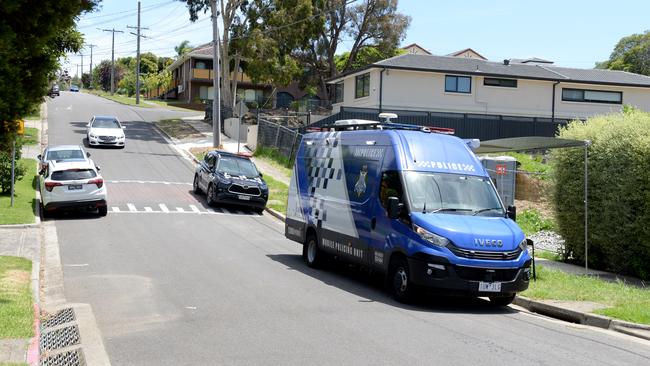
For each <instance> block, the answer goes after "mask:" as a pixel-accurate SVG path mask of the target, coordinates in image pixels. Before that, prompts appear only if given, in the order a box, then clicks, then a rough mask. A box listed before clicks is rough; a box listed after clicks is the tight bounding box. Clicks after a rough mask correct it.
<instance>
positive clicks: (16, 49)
mask: <svg viewBox="0 0 650 366" xmlns="http://www.w3.org/2000/svg"><path fill="white" fill-rule="evenodd" d="M99 2H100V0H84V1H79V0H57V1H46V2H39V3H38V6H35V5H34V2H31V1H3V2H2V3H1V5H0V75H2V76H1V77H0V121H14V120H17V119H18V118H20V117H22V116H25V115H27V114H28V113H29V110H30V109H31V108H33V106H34V105H36V104H38V103H40V102H41V101H42V99H43V96H45V95H46V94H47V91H48V88H49V84H50V81H51V80H54V79H55V77H56V76H55V72H56V71H57V70H58V69H59V64H58V62H59V58H61V57H63V56H64V55H65V54H66V53H68V52H69V53H73V52H78V51H79V50H80V49H81V47H82V44H83V37H82V35H81V33H79V32H78V31H76V30H75V19H76V18H77V17H78V16H79V15H80V14H82V13H84V12H89V11H92V10H94V9H95V8H96V7H97V5H98V3H99ZM14 132H15V127H13V126H5V125H4V124H0V150H6V149H7V148H8V144H9V141H11V140H12V139H13V136H14Z"/></svg>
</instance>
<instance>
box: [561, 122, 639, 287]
mask: <svg viewBox="0 0 650 366" xmlns="http://www.w3.org/2000/svg"><path fill="white" fill-rule="evenodd" d="M559 137H563V138H570V139H579V140H591V141H592V145H591V147H590V148H589V180H588V183H589V196H588V198H589V211H588V215H589V236H588V244H589V264H590V267H592V268H598V269H603V270H609V271H614V272H617V273H623V274H630V275H634V276H638V277H640V278H643V279H648V278H650V225H648V222H650V113H646V112H641V111H638V110H633V109H627V110H626V111H625V112H624V113H619V114H612V115H607V116H599V117H594V118H590V119H589V120H588V121H586V122H582V121H574V122H571V123H570V124H569V125H567V126H566V127H564V128H562V129H560V132H559ZM551 162H552V164H553V169H552V176H553V179H554V183H555V184H554V187H555V188H554V191H553V201H554V203H555V206H556V210H555V211H556V222H557V227H558V229H559V233H560V234H561V235H562V236H563V237H564V239H565V240H566V252H565V254H564V255H565V259H569V258H573V259H575V260H576V261H579V262H584V256H585V253H584V176H583V174H584V150H583V149H580V148H578V149H558V150H554V151H553V152H552V159H551Z"/></svg>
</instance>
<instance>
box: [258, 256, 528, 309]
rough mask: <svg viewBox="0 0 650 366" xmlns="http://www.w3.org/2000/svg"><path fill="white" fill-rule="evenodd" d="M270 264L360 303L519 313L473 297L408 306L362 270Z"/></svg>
mask: <svg viewBox="0 0 650 366" xmlns="http://www.w3.org/2000/svg"><path fill="white" fill-rule="evenodd" d="M268 257H269V258H271V259H272V260H274V261H276V262H279V263H282V264H284V265H285V266H287V267H288V269H289V270H293V271H298V272H300V273H302V274H304V275H307V276H309V277H312V278H314V279H317V280H319V281H321V282H323V283H325V284H327V285H329V286H332V287H336V288H338V289H341V290H343V291H346V292H349V293H351V294H354V295H356V296H359V297H361V298H362V299H359V300H358V301H359V302H379V303H383V304H387V305H390V306H395V307H399V308H402V309H406V310H414V311H422V312H434V313H463V314H515V313H518V312H519V311H517V310H515V309H513V308H510V307H496V306H493V305H492V304H490V302H489V301H488V300H484V299H481V298H476V297H459V296H442V295H440V294H436V293H433V292H430V291H421V292H420V294H419V295H418V296H417V297H416V298H415V299H414V301H413V302H412V303H411V304H408V305H407V304H402V303H399V302H397V301H395V300H393V299H392V298H391V297H390V295H388V293H387V292H386V291H385V290H384V278H383V276H382V275H380V274H378V273H371V272H369V271H368V270H366V269H364V268H360V267H358V266H354V265H348V264H345V263H341V262H338V261H333V260H328V261H327V264H326V265H325V268H323V269H313V268H309V267H307V265H306V264H305V263H304V262H303V260H302V257H301V256H300V255H290V254H277V255H268Z"/></svg>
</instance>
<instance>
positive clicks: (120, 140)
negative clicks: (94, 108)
mask: <svg viewBox="0 0 650 366" xmlns="http://www.w3.org/2000/svg"><path fill="white" fill-rule="evenodd" d="M87 127H88V131H87V132H86V137H87V138H88V145H90V146H99V145H106V146H120V147H124V146H125V143H126V136H125V135H124V130H125V129H126V127H124V126H122V124H121V123H120V121H119V120H118V119H117V117H114V116H93V118H92V119H91V120H90V123H88V125H87Z"/></svg>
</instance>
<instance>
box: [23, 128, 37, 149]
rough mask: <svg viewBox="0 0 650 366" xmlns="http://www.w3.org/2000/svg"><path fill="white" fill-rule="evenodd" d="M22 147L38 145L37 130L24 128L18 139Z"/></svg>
mask: <svg viewBox="0 0 650 366" xmlns="http://www.w3.org/2000/svg"><path fill="white" fill-rule="evenodd" d="M20 138H21V139H22V140H23V144H24V145H35V144H37V143H38V128H35V127H25V134H24V135H22V136H21V137H20Z"/></svg>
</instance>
